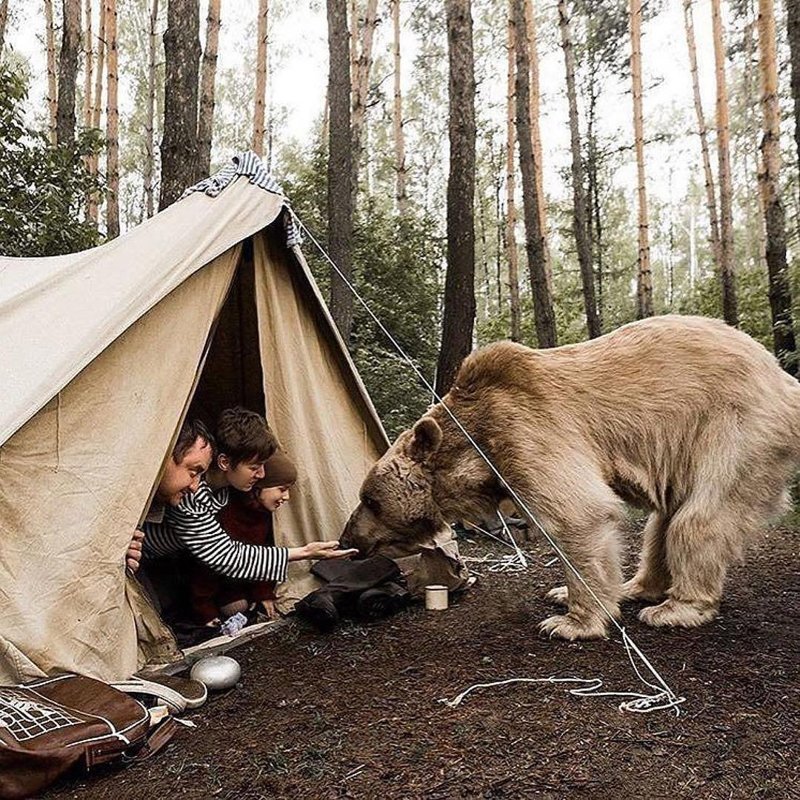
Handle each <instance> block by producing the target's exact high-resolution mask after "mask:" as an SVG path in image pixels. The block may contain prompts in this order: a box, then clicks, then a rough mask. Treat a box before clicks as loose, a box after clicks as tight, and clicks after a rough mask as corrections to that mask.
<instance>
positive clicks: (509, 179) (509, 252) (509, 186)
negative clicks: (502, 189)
mask: <svg viewBox="0 0 800 800" xmlns="http://www.w3.org/2000/svg"><path fill="white" fill-rule="evenodd" d="M507 29H508V30H507V40H506V49H507V51H508V81H507V84H506V224H505V245H506V260H507V261H508V290H509V291H508V294H509V301H510V306H511V308H510V310H511V339H512V340H513V341H515V342H519V341H520V340H521V339H522V321H521V319H520V303H519V256H518V253H517V237H516V228H517V206H516V201H515V198H514V193H515V191H516V169H515V166H514V149H515V147H516V138H517V137H516V130H515V128H514V116H515V110H516V101H517V93H516V75H517V73H516V57H517V50H516V47H517V40H516V26H515V25H514V4H513V0H511V2H510V3H509V9H508V26H507Z"/></svg>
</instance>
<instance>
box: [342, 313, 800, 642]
mask: <svg viewBox="0 0 800 800" xmlns="http://www.w3.org/2000/svg"><path fill="white" fill-rule="evenodd" d="M444 406H446V407H447V409H449V410H450V411H451V412H452V413H453V414H454V415H455V416H456V417H457V419H458V420H459V421H460V422H461V423H462V424H463V426H464V428H465V429H466V430H467V431H468V432H469V434H470V435H471V436H472V437H473V438H474V440H475V442H476V443H477V444H478V446H479V447H480V448H481V449H482V450H483V452H484V453H485V454H486V455H487V456H488V458H489V459H491V461H492V462H493V464H494V465H495V466H496V468H497V470H498V471H499V473H500V474H501V475H502V477H503V480H502V481H501V480H499V479H498V478H497V476H496V475H495V474H494V473H493V472H492V470H491V469H490V468H489V467H488V466H487V464H486V463H485V461H484V460H483V459H482V458H481V456H480V455H479V454H478V452H477V451H476V450H475V448H473V447H472V446H471V444H470V443H469V442H468V440H467V439H466V437H465V436H464V435H463V434H462V432H461V431H460V430H459V429H458V427H457V426H456V424H455V423H454V422H453V420H452V419H451V417H450V416H449V414H448V413H447V410H446V409H445V408H444ZM798 462H800V384H798V382H797V381H796V380H794V379H793V378H792V377H790V376H789V375H787V374H786V373H785V372H784V371H783V370H782V369H781V368H780V366H779V365H778V362H777V361H776V359H775V358H774V357H773V356H772V355H771V354H770V353H769V352H767V350H766V349H765V348H764V347H762V346H761V345H760V344H758V343H757V342H756V341H754V340H753V339H751V338H750V337H749V336H747V335H746V334H744V333H741V332H740V331H737V330H735V329H733V328H730V327H728V326H727V325H725V324H724V323H722V322H719V321H717V320H711V319H704V318H699V317H681V316H663V317H655V318H651V319H647V320H643V321H640V322H634V323H631V324H629V325H625V326H624V327H622V328H620V329H618V330H616V331H614V332H613V333H609V334H607V335H605V336H601V337H600V338H598V339H594V340H591V341H588V342H583V343H581V344H576V345H567V346H565V347H557V348H554V349H551V350H531V349H529V348H527V347H523V346H522V345H519V344H514V343H512V342H508V341H504V342H497V343H495V344H491V345H489V346H487V347H484V348H481V349H480V350H477V351H475V352H474V353H472V354H471V355H470V356H468V357H467V358H466V359H465V360H464V362H463V364H462V365H461V368H460V370H459V372H458V375H457V377H456V380H455V383H454V385H453V387H452V389H451V390H450V392H449V393H448V394H447V395H446V396H445V397H444V398H443V400H442V402H441V403H439V404H437V405H435V406H433V407H432V408H431V409H430V410H429V411H428V412H427V413H426V414H425V415H424V416H423V417H422V418H421V419H420V420H419V421H418V422H417V423H416V424H415V425H414V427H413V428H412V429H411V430H408V431H405V432H403V433H401V434H400V436H399V437H398V438H397V440H396V441H395V443H394V444H393V445H392V447H391V448H390V449H389V451H388V452H387V453H386V455H384V456H383V457H382V458H381V459H380V460H379V461H378V462H377V463H376V464H375V466H374V467H373V468H372V469H371V471H370V472H369V474H368V475H367V477H366V479H365V480H364V483H363V486H362V488H361V502H360V504H359V505H358V507H357V508H356V510H355V511H354V512H353V514H352V516H351V518H350V520H349V522H348V524H347V527H346V529H345V532H344V535H343V541H344V543H346V545H347V546H348V547H349V546H355V547H358V548H359V549H361V550H362V551H363V552H370V551H374V550H375V549H376V548H377V547H380V546H385V545H386V544H387V543H389V542H391V541H392V540H398V539H402V540H409V539H411V540H414V539H420V540H422V539H427V538H429V537H430V535H431V534H432V533H433V532H434V531H435V530H437V529H439V528H440V527H441V526H442V524H444V523H447V522H452V521H455V520H460V519H463V518H473V519H474V518H476V517H479V516H480V515H482V514H485V513H493V512H494V510H495V509H497V507H498V504H500V503H501V502H503V501H504V500H508V498H509V491H508V487H509V486H510V487H512V488H513V490H514V491H515V492H516V493H517V495H518V496H519V497H520V498H521V499H522V500H523V502H524V504H525V505H527V506H528V508H529V509H531V511H532V513H533V514H534V516H535V517H536V519H538V521H539V522H540V523H541V524H542V525H543V526H544V527H545V529H546V530H548V531H549V532H550V534H551V535H552V536H553V537H554V539H555V540H556V541H557V542H558V544H559V546H560V547H561V548H562V549H563V551H564V552H565V553H566V555H567V557H568V558H569V559H570V560H571V562H572V564H573V565H574V566H575V567H576V568H577V570H578V571H579V572H580V573H581V575H582V576H583V577H584V579H585V580H586V582H587V583H588V585H589V586H590V587H591V588H592V590H593V591H594V593H595V594H596V596H597V598H598V599H599V600H600V601H601V602H602V604H603V605H604V606H605V609H606V611H607V614H608V615H613V616H614V617H618V616H619V603H620V601H621V600H623V599H634V598H635V599H640V600H646V601H652V602H653V603H657V605H652V606H648V607H646V608H644V609H643V610H642V611H641V613H640V615H639V616H640V619H642V620H643V621H644V622H646V623H647V624H649V625H680V626H687V627H688V626H695V625H700V624H702V623H704V622H706V621H708V620H710V619H712V618H713V617H714V616H715V615H716V612H717V609H718V607H719V603H720V598H721V595H722V587H723V582H724V580H725V574H726V571H727V569H728V566H729V565H730V564H731V562H732V561H733V560H734V559H736V558H737V557H740V555H741V550H742V546H743V544H744V543H745V541H746V540H747V539H748V537H749V536H750V535H751V534H752V533H753V532H755V531H756V530H758V529H759V528H760V527H761V526H762V525H763V524H764V523H765V521H766V520H767V519H769V518H770V517H773V516H775V515H777V514H779V513H780V512H782V511H783V510H784V509H785V507H786V503H787V498H788V493H787V491H786V485H787V482H788V480H789V479H790V477H791V476H792V474H793V471H794V469H795V467H796V464H797V463H798ZM624 502H628V503H632V504H634V505H637V506H639V507H642V508H645V509H647V510H649V511H650V517H649V519H648V521H647V525H646V527H645V530H644V543H643V547H642V552H641V556H640V561H639V567H638V569H637V571H636V574H635V575H634V576H633V578H632V579H631V580H629V581H628V582H627V583H622V573H621V566H620V556H619V528H620V523H621V522H622V520H623V517H624ZM519 510H520V511H522V510H523V509H519ZM548 597H549V599H550V600H552V601H554V602H557V603H562V604H565V605H567V606H568V612H567V613H565V614H563V615H559V616H553V617H549V618H548V619H546V620H544V622H542V623H541V626H540V627H541V630H542V631H544V632H546V633H548V634H550V635H551V636H560V637H563V638H565V639H590V638H594V637H599V636H604V635H606V633H607V623H608V621H609V619H608V616H607V614H606V613H604V612H603V610H602V609H601V608H600V607H599V606H598V604H597V602H596V601H595V600H594V599H593V598H592V597H591V595H590V593H589V592H588V591H587V589H586V588H585V587H584V586H583V585H582V584H581V583H580V582H579V581H578V580H577V579H576V578H575V576H574V575H573V574H572V572H571V571H570V570H569V569H567V570H566V587H559V588H556V589H553V590H552V591H551V592H550V593H549V594H548Z"/></svg>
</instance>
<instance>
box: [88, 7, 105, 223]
mask: <svg viewBox="0 0 800 800" xmlns="http://www.w3.org/2000/svg"><path fill="white" fill-rule="evenodd" d="M98 14H99V16H100V18H99V21H98V33H97V69H96V70H95V74H94V96H93V99H92V127H93V128H99V127H100V114H101V112H102V108H103V78H104V77H105V72H106V62H105V59H106V16H107V15H106V4H105V0H100V7H99V8H98ZM98 158H99V156H98V155H97V154H95V155H93V156H91V163H90V165H89V171H90V172H91V174H92V175H97V168H98V163H99V162H98ZM98 202H99V198H98V196H97V195H96V194H90V195H89V197H88V199H87V203H86V215H87V216H88V217H89V219H91V220H94V221H95V222H97V216H98V214H97V210H98V209H97V207H98Z"/></svg>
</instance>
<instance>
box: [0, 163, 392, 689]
mask: <svg viewBox="0 0 800 800" xmlns="http://www.w3.org/2000/svg"><path fill="white" fill-rule="evenodd" d="M226 184H227V185H226ZM264 187H271V188H273V189H274V188H275V187H274V186H273V184H272V183H270V181H269V179H267V178H266V176H265V173H264V169H263V166H262V165H261V163H260V162H259V161H258V160H257V159H255V158H254V157H252V154H249V155H246V156H244V157H238V158H237V159H234V164H233V165H232V167H231V168H230V169H229V170H227V171H226V173H225V175H224V176H223V179H219V178H217V179H216V180H214V179H212V180H209V181H206V182H204V183H203V184H201V185H200V186H199V187H196V188H199V189H201V190H203V191H194V192H192V193H190V194H188V195H187V196H185V197H184V198H183V199H182V200H180V201H179V202H177V203H175V204H174V205H172V206H171V207H169V208H167V209H166V210H165V211H163V212H161V213H160V214H158V215H156V216H155V217H153V218H151V219H150V220H148V221H146V222H145V223H143V224H142V225H140V226H138V227H137V228H135V229H133V230H131V231H130V232H129V233H127V234H126V235H124V236H122V237H120V238H118V239H116V240H114V241H112V242H109V243H108V244H106V245H103V246H102V247H98V248H95V249H93V250H89V251H85V252H81V253H74V254H71V255H65V256H59V257H55V258H31V259H14V258H0V386H1V387H2V389H1V390H0V684H8V683H12V682H19V681H23V680H27V679H30V678H35V677H41V676H42V675H45V674H52V673H54V672H58V671H77V672H81V673H83V674H87V675H91V676H94V677H98V678H101V679H104V680H118V679H122V678H125V677H128V676H129V675H131V674H132V673H133V672H135V671H136V670H137V669H138V668H141V667H142V666H143V665H144V664H145V663H148V662H153V661H154V660H155V661H164V660H166V659H170V658H174V657H176V656H177V655H179V654H178V653H177V650H176V647H175V643H174V640H173V639H172V636H171V634H170V633H169V631H168V630H167V629H166V628H165V626H164V625H163V624H162V622H161V620H160V619H159V618H158V616H157V615H156V614H155V612H154V611H153V609H152V607H150V605H149V603H148V602H147V601H146V600H145V599H144V596H143V594H142V591H141V588H140V587H139V586H138V584H137V582H136V581H135V580H133V579H131V578H129V577H126V574H125V570H124V554H125V551H126V548H127V545H128V542H129V540H130V537H131V534H132V532H133V530H134V528H135V527H136V525H137V524H138V523H139V521H140V519H141V517H142V514H143V511H144V510H145V509H146V508H147V506H148V504H149V501H150V498H151V494H152V491H153V489H154V486H155V485H156V483H157V480H158V476H159V470H160V467H161V464H162V461H163V458H164V456H165V454H166V453H168V452H169V451H170V449H171V446H172V443H173V441H174V437H175V436H176V433H177V429H178V428H179V426H180V423H181V421H182V419H183V418H184V416H185V415H186V414H192V415H194V414H200V415H202V416H204V417H205V418H206V419H207V420H209V421H213V419H214V416H215V415H216V413H218V411H219V410H221V409H222V408H224V407H227V406H229V405H232V404H236V403H241V404H243V405H245V406H247V407H250V408H255V409H256V410H262V411H265V412H266V415H267V417H268V419H269V422H270V425H271V426H272V428H273V429H274V430H275V432H276V434H277V435H278V438H279V439H280V441H281V444H282V446H283V447H284V448H285V449H286V450H287V451H288V452H289V453H290V454H291V455H292V457H293V458H294V459H295V460H296V461H297V463H298V464H300V465H301V475H300V479H299V484H298V491H297V492H296V493H295V497H294V498H293V501H292V503H290V504H289V505H288V506H287V507H286V508H285V509H284V510H282V511H281V514H280V515H279V516H278V517H277V518H276V526H275V527H276V530H275V536H276V543H277V544H299V543H302V542H303V541H309V540H313V539H320V538H335V537H336V536H337V535H338V534H339V532H340V531H341V528H342V526H343V524H344V522H345V521H346V518H347V515H348V513H349V512H350V510H351V509H352V507H353V506H354V505H355V503H356V502H357V493H358V487H359V485H360V483H361V481H362V479H363V477H364V475H365V474H366V472H367V470H368V468H369V466H370V465H371V464H372V463H373V462H374V461H375V459H376V458H377V457H378V456H379V455H380V454H381V453H382V452H383V451H384V450H385V448H386V445H387V441H386V436H385V433H384V431H383V428H382V427H381V424H380V421H379V420H378V417H377V415H376V413H375V410H374V408H373V406H372V404H371V402H370V400H369V397H368V396H367V393H366V391H365V389H364V387H363V385H362V383H361V381H360V379H359V377H358V375H357V373H356V371H355V368H354V366H353V364H352V362H351V360H350V358H349V356H348V354H347V351H346V349H345V347H344V345H343V343H342V341H341V339H340V338H339V336H338V333H337V332H336V329H335V327H334V325H333V323H332V321H331V319H330V317H329V315H328V312H327V310H326V308H325V305H324V303H323V302H322V299H321V297H320V294H319V291H318V289H317V287H316V285H315V283H314V280H313V278H312V276H311V273H310V271H309V269H308V266H307V264H306V263H305V261H304V259H303V256H302V254H301V252H300V250H299V248H298V247H297V246H296V245H293V244H291V243H287V224H286V223H287V219H288V211H287V206H286V200H285V198H284V197H283V196H282V195H281V194H279V193H277V192H275V191H269V190H268V189H267V188H264ZM206 192H208V193H206ZM209 195H216V196H209ZM304 580H305V579H304V578H303V577H302V575H298V574H297V573H295V574H294V575H293V577H292V578H291V579H290V581H289V582H288V584H286V585H285V588H286V589H287V590H288V593H289V595H293V596H295V597H298V596H301V595H302V594H303V593H304V591H305V590H306V589H305V588H304V586H303V581H304ZM308 588H310V587H308Z"/></svg>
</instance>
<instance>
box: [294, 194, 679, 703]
mask: <svg viewBox="0 0 800 800" xmlns="http://www.w3.org/2000/svg"><path fill="white" fill-rule="evenodd" d="M287 208H288V210H289V213H290V214H291V216H292V219H293V220H294V221H295V223H296V225H297V226H298V227H299V228H300V229H301V230H302V231H304V232H305V234H306V235H307V236H308V238H309V240H310V241H311V242H312V243H313V244H314V246H315V247H316V248H317V250H319V252H320V254H321V255H322V257H323V258H324V259H325V260H326V261H327V262H328V264H330V266H331V267H332V268H333V269H334V270H335V271H336V273H337V274H338V275H339V277H340V278H341V279H342V281H344V283H345V285H346V286H347V288H348V289H349V290H350V292H351V293H352V294H353V297H355V298H356V300H358V302H359V303H360V304H361V306H362V307H363V308H364V310H365V311H366V312H367V314H369V316H370V318H371V319H372V321H373V322H374V323H375V324H376V325H377V326H378V328H380V330H381V331H382V332H383V334H384V335H385V336H386V337H387V338H388V339H389V341H390V342H391V343H392V345H393V346H394V348H395V349H396V350H397V352H398V353H399V354H400V356H401V357H402V358H403V359H404V360H405V362H406V363H407V364H408V365H409V366H410V367H411V369H412V370H413V371H414V373H415V374H416V376H417V378H419V380H420V381H421V382H422V385H423V386H424V387H425V388H426V389H427V390H428V391H429V392H430V393H431V395H432V397H434V398H435V399H436V402H437V403H439V404H441V406H442V408H443V409H444V411H445V412H446V413H447V415H448V416H449V417H450V419H451V420H452V421H453V423H454V424H455V426H456V427H457V428H458V429H459V431H461V433H462V435H463V436H464V437H465V438H466V439H467V441H468V442H469V443H470V445H472V447H473V448H474V449H475V451H476V452H477V453H478V455H479V456H480V457H481V458H482V459H483V461H484V462H485V464H486V466H487V467H489V469H490V470H491V472H492V473H493V474H494V475H495V477H496V478H497V479H498V480H499V481H500V483H501V485H502V486H503V487H504V488H505V489H506V491H507V492H508V493H509V496H510V497H511V499H512V500H513V501H514V503H515V505H516V507H517V508H518V509H519V511H520V512H522V513H524V514H525V516H526V517H527V518H528V519H529V520H530V521H531V522H532V523H533V524H534V525H535V526H536V528H538V530H539V532H540V533H541V534H542V536H544V538H545V539H546V541H547V543H548V544H549V545H550V546H551V547H552V548H553V550H554V551H555V553H556V555H557V556H558V557H559V558H560V559H561V562H562V563H563V564H564V566H565V567H566V568H567V569H568V570H569V571H570V572H571V573H572V574H573V575H574V576H575V578H576V580H578V581H579V582H580V583H581V584H582V585H583V587H584V588H585V589H586V591H587V592H588V593H589V595H590V596H591V597H592V599H593V600H594V602H595V603H596V604H597V606H598V607H599V608H600V610H601V611H602V612H603V613H604V614H605V615H606V617H608V619H609V621H610V622H611V624H612V625H613V626H614V627H615V628H616V629H617V630H618V631H619V633H620V635H621V637H622V644H623V646H624V647H625V652H626V653H627V655H628V659H629V661H630V663H631V666H632V668H633V671H634V672H635V674H636V676H637V677H638V679H639V680H640V681H641V682H642V683H643V684H644V685H645V686H646V687H647V688H648V689H650V690H651V691H652V692H653V693H652V694H636V693H627V692H626V693H611V694H613V696H617V697H619V696H624V697H629V698H632V699H629V700H626V701H623V702H622V703H621V704H620V710H621V711H635V712H639V713H646V712H650V711H660V710H665V709H673V710H674V711H675V714H676V715H679V714H680V708H679V706H680V705H681V703H684V702H685V701H686V698H685V697H681V696H679V695H677V694H675V692H674V691H673V690H672V689H671V688H670V686H669V685H668V684H667V682H666V681H665V680H664V678H663V677H662V676H661V674H660V673H659V672H658V670H657V669H656V668H655V667H654V666H653V664H652V663H651V662H650V660H649V659H648V658H647V656H646V655H645V654H644V653H643V652H642V650H641V649H640V648H639V646H638V645H637V644H636V642H634V640H633V638H632V637H631V636H630V635H629V634H628V632H627V630H626V629H625V628H624V627H623V626H622V625H621V624H620V623H619V622H618V621H617V619H616V617H615V616H614V615H613V614H612V613H611V611H610V610H609V609H608V608H607V607H606V605H605V603H604V602H603V601H602V600H601V599H600V598H599V597H598V596H597V594H596V593H595V591H594V590H593V589H592V587H591V586H589V584H588V583H587V582H586V580H585V579H584V577H583V575H581V573H580V572H579V571H578V569H577V568H576V567H575V565H574V564H573V563H572V562H571V561H570V559H569V558H568V557H567V554H566V553H565V552H564V551H563V550H562V549H561V547H560V546H559V545H558V543H557V542H556V540H555V539H554V538H553V537H552V536H551V535H550V533H548V531H547V530H546V529H545V528H544V526H543V525H542V524H541V523H540V522H539V520H538V519H537V517H536V515H535V514H534V513H533V511H531V509H530V508H529V507H528V504H527V503H526V502H525V501H524V500H523V498H522V497H520V495H519V494H518V493H517V492H516V491H515V489H514V488H513V487H512V486H511V485H510V484H509V483H508V481H506V479H505V478H504V477H503V475H502V474H501V473H500V471H499V470H498V469H497V467H496V466H495V465H494V463H493V462H492V460H491V459H490V458H489V456H488V455H486V453H485V452H484V451H483V449H482V448H481V447H480V445H479V444H478V443H477V442H476V441H475V439H474V438H473V437H472V436H471V434H470V433H469V431H468V430H467V429H466V428H465V427H464V426H463V425H462V424H461V421H460V420H459V419H458V417H456V415H455V414H454V413H453V412H452V411H451V410H450V409H449V408H448V407H447V405H446V404H445V403H443V402H442V398H441V397H440V396H439V395H438V394H437V393H436V390H435V389H434V387H433V386H432V385H431V383H430V381H428V380H427V378H426V377H425V376H424V375H423V374H422V371H421V370H420V368H419V367H418V366H417V365H416V364H415V363H414V360H413V359H412V358H411V357H410V356H409V355H408V354H407V353H406V351H405V350H404V349H403V347H402V346H401V345H400V343H399V342H398V341H397V340H396V339H395V338H394V336H392V334H391V332H390V331H389V330H388V329H387V328H386V326H385V325H384V324H383V323H382V322H381V321H380V319H378V317H377V316H376V315H375V313H374V312H373V311H372V309H371V308H370V307H369V305H368V304H367V302H366V301H365V300H364V299H363V298H362V297H361V295H360V294H359V293H358V291H357V290H356V288H355V287H354V286H353V284H352V282H351V281H350V280H349V279H348V278H347V277H346V276H345V275H344V273H343V272H342V271H341V269H339V267H338V265H337V264H336V263H334V261H333V259H332V258H331V257H330V256H329V255H328V253H327V252H326V250H325V248H323V247H322V245H321V244H320V243H319V242H318V241H317V239H316V238H315V237H314V236H313V234H312V233H311V231H309V230H308V228H307V227H306V226H305V224H304V223H303V221H302V220H301V219H300V218H299V217H298V216H297V214H295V212H294V211H293V210H292V209H291V207H289V206H287ZM515 544H516V542H515ZM637 658H638V660H639V662H640V664H637V663H636V659H637ZM640 666H641V667H643V668H644V671H646V672H649V673H650V675H651V676H652V679H653V680H654V681H655V682H653V681H651V680H650V679H648V678H646V677H644V675H643V674H642V669H640ZM558 680H560V679H556V678H514V679H511V681H525V682H545V683H547V682H550V683H555V682H557V681H558ZM572 680H581V681H584V680H586V681H592V686H591V688H590V687H586V688H585V689H584V691H582V692H580V695H581V696H588V695H587V692H590V693H591V695H592V696H598V693H597V692H596V691H595V690H596V689H598V688H599V686H598V685H597V681H598V680H599V679H596V678H595V679H572ZM511 681H505V682H503V681H501V682H500V683H501V684H502V683H507V682H511ZM488 685H496V684H486V686H488ZM600 685H602V682H600ZM477 686H481V687H483V686H484V685H483V684H478V685H476V686H475V687H470V688H469V689H467V690H466V691H465V692H464V693H463V696H466V694H467V693H468V692H470V691H472V689H474V688H477ZM571 693H572V694H576V693H578V690H573V691H572V692H571ZM601 694H602V695H606V696H607V695H609V693H606V692H604V693H601ZM463 696H459V697H460V698H461V699H463ZM453 702H454V704H455V705H458V703H455V701H453ZM458 702H461V700H460V699H459V701H458Z"/></svg>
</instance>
